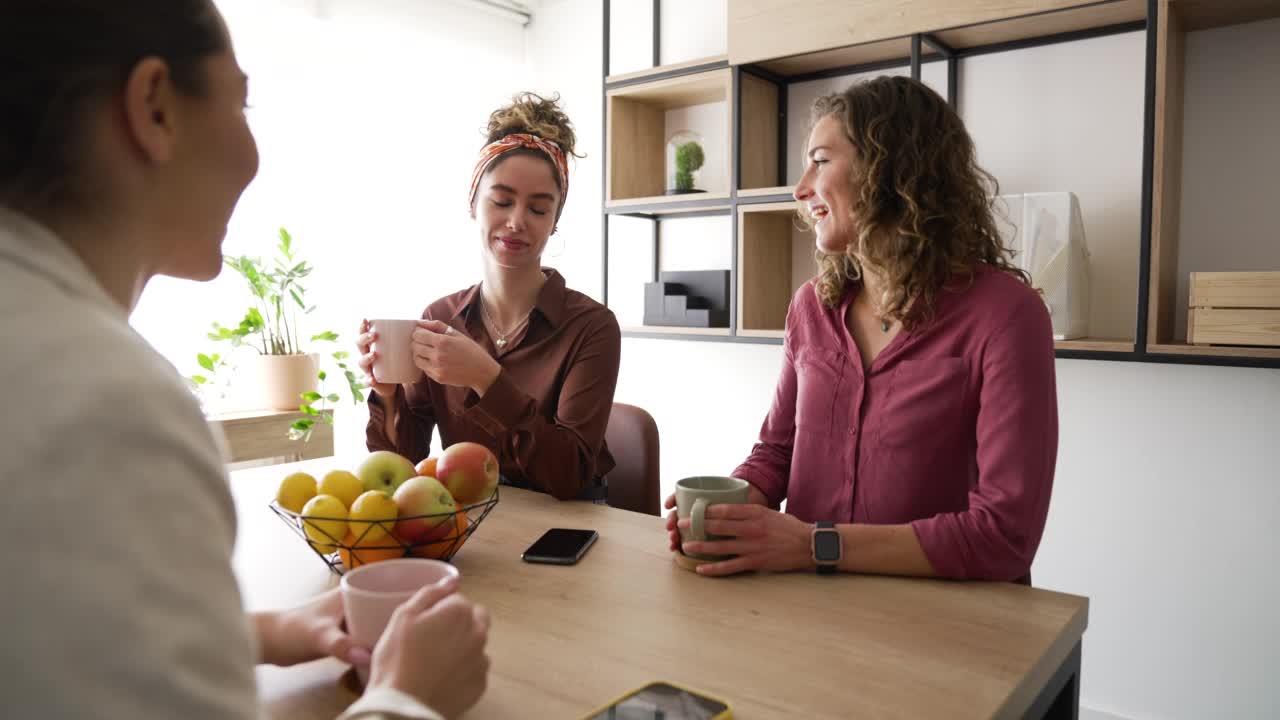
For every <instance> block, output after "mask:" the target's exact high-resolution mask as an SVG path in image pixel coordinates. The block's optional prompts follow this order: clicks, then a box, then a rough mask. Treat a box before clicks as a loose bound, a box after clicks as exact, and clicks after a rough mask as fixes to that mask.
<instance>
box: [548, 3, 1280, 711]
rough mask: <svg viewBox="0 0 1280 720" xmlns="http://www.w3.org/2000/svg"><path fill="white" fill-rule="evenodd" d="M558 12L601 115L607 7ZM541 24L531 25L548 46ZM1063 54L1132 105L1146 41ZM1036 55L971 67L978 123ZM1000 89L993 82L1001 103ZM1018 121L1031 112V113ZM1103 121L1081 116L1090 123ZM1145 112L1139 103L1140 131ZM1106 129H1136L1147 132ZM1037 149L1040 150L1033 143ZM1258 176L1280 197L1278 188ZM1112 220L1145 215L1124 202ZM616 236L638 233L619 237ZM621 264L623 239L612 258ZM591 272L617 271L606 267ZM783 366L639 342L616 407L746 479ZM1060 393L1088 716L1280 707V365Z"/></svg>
mask: <svg viewBox="0 0 1280 720" xmlns="http://www.w3.org/2000/svg"><path fill="white" fill-rule="evenodd" d="M543 4H544V6H545V7H544V8H543V10H544V12H545V11H548V10H554V12H555V17H556V18H557V19H556V21H555V22H556V23H560V22H561V21H563V22H564V23H565V24H564V25H559V24H555V25H553V24H551V23H547V24H544V25H542V28H543V29H542V31H541V32H543V33H545V34H551V35H555V34H560V33H565V34H568V35H571V36H573V37H577V38H580V39H581V42H579V43H575V46H574V48H573V50H572V57H573V58H574V59H575V61H574V62H569V61H564V60H563V59H562V60H561V61H558V62H557V63H556V64H557V65H559V66H560V67H561V68H563V70H564V72H563V74H560V75H558V76H556V77H555V79H554V84H555V85H556V86H557V87H558V88H559V89H560V90H561V91H562V92H564V93H565V94H566V96H572V97H574V98H578V97H584V98H594V100H589V101H588V102H590V103H593V104H594V105H595V106H597V107H598V106H599V97H600V96H599V93H600V92H601V91H600V78H599V77H598V70H596V68H598V67H599V66H600V63H599V62H596V59H598V58H596V59H593V58H592V56H591V53H592V52H598V50H595V49H594V48H593V46H592V44H591V42H590V41H589V40H587V38H588V37H590V34H591V33H599V29H598V28H600V24H601V18H600V14H599V13H600V9H599V7H598V3H597V2H594V0H558V1H556V0H544V3H543ZM616 4H618V3H616V2H615V5H616ZM646 4H647V3H646ZM538 25H539V23H538V22H535V23H534V26H533V27H532V28H531V30H532V34H533V36H534V38H535V39H536V38H538V37H539V30H538ZM534 45H535V46H538V47H540V48H541V50H535V51H534V52H533V57H534V58H535V60H542V59H543V58H542V56H541V54H540V53H547V52H549V53H551V55H552V57H554V58H563V57H564V56H565V55H568V54H569V53H568V52H567V51H557V49H556V48H555V46H554V45H553V44H552V43H550V42H544V43H541V44H539V43H538V42H536V41H535V43H534ZM1135 46H1136V49H1135ZM1046 50H1051V49H1046ZM1061 53H1063V54H1059V53H1053V52H1049V53H1048V54H1042V55H1041V56H1040V57H1039V58H1038V61H1039V62H1040V63H1043V64H1058V63H1080V64H1082V65H1083V67H1076V68H1074V71H1075V72H1087V73H1090V78H1091V79H1090V82H1097V83H1099V84H1101V85H1103V86H1104V87H1102V88H1100V89H1097V90H1096V92H1095V91H1093V90H1091V91H1090V92H1087V93H1082V94H1077V95H1075V96H1071V97H1067V98H1064V103H1065V104H1067V105H1075V104H1079V103H1083V102H1093V101H1095V100H1096V99H1097V98H1098V97H1100V95H1098V94H1097V93H1099V92H1100V93H1112V92H1115V89H1114V88H1113V87H1112V86H1113V85H1114V86H1116V87H1121V88H1123V89H1124V90H1125V91H1126V92H1127V91H1128V90H1129V89H1131V87H1132V77H1131V76H1132V71H1131V70H1125V69H1122V68H1118V67H1116V65H1117V64H1119V63H1121V62H1131V61H1133V60H1134V59H1136V60H1137V61H1139V62H1140V59H1141V52H1140V40H1138V39H1137V36H1121V37H1114V38H1103V39H1100V40H1098V41H1094V42H1093V44H1092V45H1091V44H1089V43H1084V44H1081V45H1078V46H1077V47H1076V48H1074V49H1070V48H1068V49H1063V50H1062V51H1061ZM1019 55H1020V54H1005V55H1003V56H1001V55H993V56H989V57H987V58H983V60H984V65H985V67H983V68H981V69H983V70H984V72H983V73H981V74H978V73H976V72H972V70H973V68H972V66H971V67H970V70H971V72H970V74H969V79H968V81H963V82H964V83H965V84H962V85H961V92H962V93H966V92H967V94H966V95H962V100H961V103H962V108H965V103H966V102H968V103H970V105H969V106H968V107H967V108H966V112H972V111H974V108H973V105H972V103H974V102H976V98H978V97H982V96H983V90H982V89H981V88H980V87H979V86H977V85H976V83H980V82H982V76H987V77H1002V76H1003V74H1006V73H1009V72H1011V71H1013V70H1014V69H1015V68H1010V67H1001V66H1002V65H1008V64H1011V63H1014V64H1016V63H1027V62H1030V61H1036V60H1037V58H1035V57H1032V58H1030V60H1029V59H1028V57H1027V55H1025V54H1022V55H1021V56H1019ZM1091 55H1092V58H1091ZM973 62H976V60H975V61H973ZM926 67H929V66H926ZM1068 70H1071V68H1063V69H1062V72H1063V73H1066V72H1068ZM1102 70H1106V72H1102ZM1112 76H1114V79H1109V78H1110V77H1112ZM1059 77H1061V75H1059ZM963 78H964V75H963V74H962V79H963ZM548 82H551V81H550V80H548ZM999 82H1005V81H1004V80H1001V81H999ZM1010 82H1011V81H1010ZM937 84H940V83H937ZM1018 87H1025V85H1019V86H1018ZM1137 89H1138V91H1139V92H1140V91H1141V86H1140V85H1139V86H1138V87H1137ZM1000 91H1001V88H1000V87H991V88H987V89H986V94H987V95H991V94H997V93H999V92H1000ZM1082 96H1083V99H1082ZM1102 97H1111V95H1103V96H1102ZM1108 102H1109V101H1108ZM1090 107H1091V108H1092V106H1090ZM1112 109H1113V110H1116V111H1117V114H1122V113H1129V112H1130V111H1131V110H1132V108H1130V104H1129V103H1122V104H1121V106H1120V107H1119V108H1112ZM1005 111H1006V112H1008V113H1011V114H1017V113H1019V112H1021V110H1019V109H1018V108H1017V107H1010V108H1006V110H1005ZM1062 112H1067V109H1064V110H1063V111H1062ZM1087 115H1088V113H1081V116H1080V117H1081V118H1082V120H1081V121H1083V119H1084V118H1087ZM1072 117H1074V116H1072ZM1108 117H1110V116H1108ZM1140 118H1141V114H1140V109H1139V111H1138V114H1137V115H1136V117H1135V119H1134V122H1135V123H1137V122H1139V121H1140ZM1062 122H1064V123H1066V122H1069V119H1063V120H1062ZM583 132H584V135H586V134H588V133H591V134H596V136H597V137H596V142H599V140H598V133H599V132H600V128H599V124H598V123H597V125H596V126H594V127H590V128H588V127H586V126H584V128H583ZM1087 132H1088V133H1095V132H1096V133H1116V134H1123V136H1125V137H1130V136H1132V130H1131V128H1128V127H1123V128H1111V127H1101V128H1096V129H1095V128H1090V129H1088V130H1087ZM1021 136H1022V138H1023V139H1024V140H1025V139H1026V138H1028V137H1033V135H1032V132H1031V131H1030V130H1027V131H1023V132H1022V133H1021ZM995 137H996V138H997V140H998V136H995ZM1087 137H1094V136H1093V135H1087ZM1137 137H1140V135H1139V136H1137ZM1043 140H1044V144H1045V145H1050V144H1051V143H1054V142H1056V141H1054V140H1053V139H1052V138H1044V139H1043ZM1188 142H1194V141H1193V140H1188ZM1103 147H1104V146H1103V145H1102V144H1097V145H1093V147H1092V149H1091V146H1090V143H1086V142H1079V141H1076V142H1073V143H1071V145H1070V147H1069V148H1064V150H1070V151H1071V152H1072V153H1076V154H1079V155H1080V156H1081V157H1080V158H1079V159H1078V160H1073V161H1071V162H1072V167H1081V166H1086V165H1087V164H1088V163H1089V162H1097V163H1100V164H1099V165H1098V167H1105V168H1106V170H1103V171H1099V172H1098V173H1097V174H1098V175H1099V176H1106V177H1098V178H1095V179H1093V180H1092V182H1096V183H1098V184H1103V183H1107V182H1120V179H1117V178H1113V177H1109V176H1110V175H1111V174H1113V173H1114V172H1115V170H1114V168H1116V167H1117V166H1120V165H1122V164H1124V163H1132V164H1136V163H1137V162H1138V160H1139V159H1140V155H1138V154H1137V152H1136V150H1135V151H1134V152H1132V153H1129V152H1128V151H1126V152H1124V153H1113V152H1112V151H1111V150H1106V152H1109V153H1112V154H1113V155H1115V157H1105V158H1103V157H1092V156H1091V155H1090V153H1096V152H1101V151H1102V150H1101V149H1102V148H1103ZM798 148H799V145H798V144H793V145H792V149H793V150H796V151H797V152H798ZM1024 149H1025V148H1024ZM999 150H1000V148H999V147H998V146H997V145H995V143H994V142H993V141H992V140H988V141H987V143H986V144H985V145H984V146H983V148H982V149H981V152H983V153H984V162H988V163H989V164H992V165H997V166H1000V167H1001V168H1005V167H1012V166H1013V165H1014V162H1013V160H1012V159H1011V160H1010V161H1009V163H1008V164H1005V163H1004V161H1003V160H1002V159H998V158H996V153H997V151H999ZM1032 150H1033V151H1041V152H1042V151H1044V148H1043V147H1033V148H1032ZM1064 162H1065V161H1064ZM1002 172H1006V174H1007V175H1008V176H1007V177H1005V176H1002V177H1001V178H1000V179H1001V180H1002V181H1003V182H1004V185H1005V191H1007V192H1019V191H1021V190H1019V189H1018V188H1026V189H1027V191H1030V190H1031V189H1033V188H1032V185H1031V179H1024V178H1023V177H1022V176H1018V177H1015V176H1014V175H1013V174H1012V171H1003V170H1002ZM1134 173H1136V167H1135V168H1134ZM575 177H576V178H581V179H580V180H579V185H578V187H579V189H581V188H582V186H583V185H584V184H586V183H596V184H597V186H598V184H599V182H600V179H599V178H600V168H599V166H594V170H593V172H591V173H589V174H585V175H584V174H580V175H579V176H575ZM1129 177H1130V175H1129V174H1128V172H1127V171H1126V173H1125V174H1123V175H1122V178H1123V179H1124V181H1125V182H1128V178H1129ZM1132 177H1137V176H1136V174H1134V175H1133V176H1132ZM1085 180H1086V181H1090V178H1087V177H1086V178H1085ZM1259 182H1260V187H1272V188H1274V183H1270V181H1269V180H1268V178H1267V176H1265V175H1264V176H1262V177H1260V178H1259ZM1268 183H1269V184H1268ZM597 192H598V191H597ZM1109 202H1111V203H1115V204H1116V205H1125V204H1126V203H1128V202H1129V200H1128V198H1123V199H1122V200H1119V201H1117V200H1111V201H1109ZM1093 204H1094V206H1095V208H1097V207H1100V206H1102V203H1101V202H1095V203H1093ZM1108 207H1110V206H1108ZM1107 212H1109V213H1112V214H1115V213H1124V212H1129V211H1128V210H1127V209H1124V208H1115V207H1112V208H1111V209H1109V210H1107ZM1134 212H1136V210H1135V211H1134ZM1132 217H1133V223H1135V225H1134V228H1135V229H1134V232H1136V215H1133V216H1132ZM1100 222H1101V221H1095V222H1094V225H1098V224H1100ZM1125 222H1128V221H1127V220H1123V219H1121V220H1117V221H1116V224H1117V225H1123V224H1124V223H1125ZM636 236H637V237H638V238H640V240H641V241H643V240H644V239H645V238H646V237H647V235H646V234H645V233H643V232H639V233H637V235H636ZM611 238H612V239H613V240H614V242H617V241H619V239H620V238H619V237H618V234H616V233H614V234H611ZM1184 242H1185V241H1184ZM1135 247H1136V246H1135ZM576 250H577V249H576V248H575V252H576ZM618 252H621V251H620V250H619V249H618V248H617V246H616V245H614V244H613V243H611V256H612V254H614V253H618ZM647 252H648V250H647V246H646V248H645V250H644V252H642V253H637V254H636V261H637V262H641V261H643V262H645V263H647V262H648V260H647V257H648V255H647ZM586 254H588V253H587V251H586V249H585V248H584V249H583V251H582V255H586ZM584 261H585V262H588V263H589V264H590V267H594V268H598V267H599V258H598V256H596V257H595V258H593V259H592V260H584ZM1122 262H1123V260H1122ZM584 267H585V266H584ZM646 267H647V266H646ZM1128 267H1130V268H1131V269H1132V268H1133V267H1134V266H1133V265H1132V264H1130V265H1129V266H1128ZM611 287H612V284H611ZM611 294H612V291H611ZM780 363H781V350H780V348H778V347H777V346H773V345H746V344H735V345H728V344H724V343H712V342H681V341H669V340H642V339H625V340H624V341H623V353H622V369H621V375H620V377H619V384H618V392H617V399H618V400H619V401H621V402H629V403H635V404H638V405H641V406H642V407H645V408H646V409H648V410H649V411H650V412H651V413H652V414H653V416H654V417H655V419H656V420H657V422H658V426H659V428H660V429H661V435H662V443H663V445H662V474H663V478H664V486H665V487H666V488H668V489H669V488H670V487H671V486H672V484H673V483H674V481H675V480H676V479H677V478H680V477H684V476H687V475H693V474H701V473H708V472H709V473H723V472H728V471H730V470H732V469H733V467H734V466H735V465H736V464H737V463H738V462H740V461H741V460H742V458H743V457H744V456H745V455H746V453H747V451H748V450H749V449H750V446H751V443H752V441H753V440H754V438H755V435H756V433H757V432H758V430H759V426H760V422H761V421H762V420H763V419H764V414H765V412H766V411H767V409H768V405H769V400H770V397H771V394H772V392H773V385H774V382H775V380H776V377H777V373H778V370H779V367H780ZM1058 393H1059V418H1060V423H1061V433H1060V449H1059V456H1058V457H1059V462H1058V472H1057V479H1056V483H1055V492H1054V500H1053V505H1052V508H1051V510H1050V517H1049V523H1048V527H1047V528H1046V531H1045V537H1044V541H1043V543H1042V545H1041V548H1040V554H1039V556H1038V559H1037V561H1036V564H1035V568H1034V575H1035V579H1036V584H1037V585H1038V586H1040V587H1045V588H1049V589H1054V590H1060V591H1064V592H1072V593H1078V594H1082V595H1087V596H1089V597H1090V601H1091V606H1090V628H1089V631H1088V633H1087V634H1086V636H1085V645H1084V677H1083V683H1082V701H1083V704H1084V706H1085V711H1084V712H1083V713H1082V716H1083V717H1088V718H1092V719H1093V720H1102V718H1111V717H1117V718H1188V719H1191V718H1197V719H1198V718H1209V717H1213V718H1263V717H1275V716H1277V715H1278V714H1280V690H1278V689H1277V688H1276V687H1275V684H1274V677H1273V676H1274V674H1275V671H1276V669H1277V668H1280V649H1278V648H1280V644H1278V643H1277V640H1278V639H1280V620H1278V618H1280V614H1277V613H1276V612H1275V611H1274V608H1276V607H1280V569H1277V563H1276V561H1275V556H1276V549H1277V540H1276V538H1277V536H1276V533H1275V531H1274V529H1273V528H1272V526H1271V523H1272V522H1273V519H1274V518H1275V517H1277V515H1280V472H1278V471H1277V470H1276V468H1278V467H1280V443H1277V442H1276V439H1277V437H1278V436H1280V371H1275V370H1256V369H1244V368H1215V367H1199V366H1188V367H1182V366H1164V365H1154V364H1132V363H1119V362H1101V361H1073V360H1061V361H1059V362H1058Z"/></svg>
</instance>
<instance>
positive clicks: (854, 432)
mask: <svg viewBox="0 0 1280 720" xmlns="http://www.w3.org/2000/svg"><path fill="white" fill-rule="evenodd" d="M849 434H850V435H857V434H858V426H857V425H850V426H849Z"/></svg>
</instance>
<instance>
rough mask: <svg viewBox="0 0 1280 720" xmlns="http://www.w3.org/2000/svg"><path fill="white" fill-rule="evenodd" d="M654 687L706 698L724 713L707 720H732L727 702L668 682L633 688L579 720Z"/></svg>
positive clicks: (731, 712)
mask: <svg viewBox="0 0 1280 720" xmlns="http://www.w3.org/2000/svg"><path fill="white" fill-rule="evenodd" d="M654 685H670V686H671V687H673V688H675V689H677V690H681V691H683V692H686V693H688V694H690V695H693V696H695V697H700V698H706V699H707V700H711V701H713V702H718V703H720V704H721V705H724V711H723V712H721V713H719V714H717V715H713V716H712V717H710V718H708V720H733V708H732V707H731V706H730V705H729V701H728V700H725V699H723V698H719V697H716V696H715V695H711V694H709V693H705V692H703V691H701V690H694V689H693V688H691V687H688V686H687V685H681V684H680V683H677V682H671V681H670V680H654V681H653V682H649V683H645V684H644V685H641V686H640V687H638V688H635V689H634V690H628V691H627V692H625V693H623V694H621V695H619V696H618V697H616V698H614V699H613V700H611V701H610V702H607V703H605V704H604V705H601V706H600V707H598V708H596V709H595V710H592V711H591V712H589V713H587V714H586V715H583V716H582V718H581V720H591V718H594V717H596V716H597V715H599V714H600V713H603V712H604V711H606V710H608V709H609V708H611V707H614V706H615V705H619V704H621V703H622V701H623V700H626V699H627V698H629V697H631V696H632V695H636V694H637V693H639V692H641V691H643V690H645V689H646V688H650V687H653V686H654Z"/></svg>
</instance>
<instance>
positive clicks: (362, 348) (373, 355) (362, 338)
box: [356, 320, 396, 398]
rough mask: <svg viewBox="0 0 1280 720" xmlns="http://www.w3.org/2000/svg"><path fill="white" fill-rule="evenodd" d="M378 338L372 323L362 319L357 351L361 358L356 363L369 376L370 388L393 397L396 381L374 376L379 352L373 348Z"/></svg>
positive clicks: (382, 395)
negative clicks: (380, 379)
mask: <svg viewBox="0 0 1280 720" xmlns="http://www.w3.org/2000/svg"><path fill="white" fill-rule="evenodd" d="M377 339H378V333H377V332H376V331H374V329H373V326H372V324H371V323H370V322H369V321H368V320H361V321H360V332H359V333H358V334H357V335H356V353H357V354H358V355H359V359H358V360H356V365H358V366H359V367H360V370H361V371H363V372H364V374H365V377H367V378H369V389H370V390H373V391H374V392H375V393H377V394H378V396H379V397H382V398H391V397H394V396H395V394H396V385H395V383H384V382H378V379H377V378H376V377H374V374H373V366H374V363H376V362H377V360H378V353H377V352H375V351H374V350H373V343H374V341H375V340H377Z"/></svg>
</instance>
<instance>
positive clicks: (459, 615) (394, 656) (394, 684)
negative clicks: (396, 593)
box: [368, 578, 489, 718]
mask: <svg viewBox="0 0 1280 720" xmlns="http://www.w3.org/2000/svg"><path fill="white" fill-rule="evenodd" d="M457 587H458V580H457V578H449V579H446V580H443V581H441V582H439V583H436V584H435V585H428V586H427V587H425V588H423V589H421V590H419V591H418V592H417V594H415V595H414V596H413V597H411V598H409V599H408V600H407V601H405V603H404V604H403V605H401V606H400V607H398V608H396V611H395V613H394V614H393V615H392V616H391V621H390V622H389V623H388V624H387V629H386V630H384V631H383V633H382V637H381V638H380V639H379V640H378V646H377V647H376V648H375V649H374V651H373V664H372V666H371V667H370V670H369V685H368V687H369V688H370V689H372V688H375V687H379V686H385V687H391V688H394V689H396V690H399V691H400V692H403V693H407V694H409V695H412V696H413V697H415V698H417V699H418V700H420V701H421V702H422V703H424V704H425V705H427V707H430V708H431V709H433V710H435V711H436V712H438V713H440V714H441V715H443V716H444V717H447V718H452V717H457V716H458V715H461V714H462V713H463V712H465V711H466V710H467V709H468V708H470V707H471V706H472V705H474V704H475V703H476V701H477V700H479V699H480V696H481V695H483V694H484V690H485V687H486V685H487V684H488V678H489V656H488V655H486V654H485V650H484V648H485V644H486V643H487V642H488V639H489V613H488V612H487V611H486V610H485V609H484V608H482V607H480V606H478V605H475V604H474V603H472V602H471V601H470V600H467V599H466V598H464V597H462V596H461V595H457V594H455V591H456V590H457Z"/></svg>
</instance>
